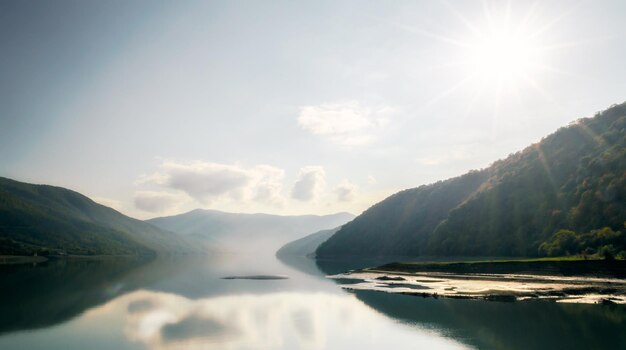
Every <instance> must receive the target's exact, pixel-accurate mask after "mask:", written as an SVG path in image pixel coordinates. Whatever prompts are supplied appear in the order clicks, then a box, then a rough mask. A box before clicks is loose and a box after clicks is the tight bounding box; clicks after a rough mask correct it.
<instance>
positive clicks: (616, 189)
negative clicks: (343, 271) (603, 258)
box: [317, 104, 626, 258]
mask: <svg viewBox="0 0 626 350" xmlns="http://www.w3.org/2000/svg"><path fill="white" fill-rule="evenodd" d="M625 221H626V104H621V105H616V106H613V107H611V108H609V109H608V110H606V111H604V112H601V113H599V114H597V115H596V116H595V117H593V118H585V119H580V120H578V121H577V122H575V123H572V124H571V125H569V126H567V127H563V128H561V129H559V130H558V131H557V132H555V133H553V134H551V135H549V136H547V137H545V138H544V139H542V140H541V141H540V142H538V143H536V144H533V145H531V146H529V147H527V148H526V149H524V150H523V151H520V152H517V153H515V154H512V155H510V156H509V157H507V158H506V159H504V160H499V161H496V162H495V163H493V164H492V165H491V166H490V167H488V168H486V169H482V170H479V171H472V172H469V173H467V174H465V175H463V176H460V177H457V178H453V179H449V180H446V181H441V182H437V183H435V184H431V185H426V186H420V187H418V188H415V189H410V190H405V191H402V192H399V193H397V194H395V195H393V196H391V197H389V198H387V199H385V200H383V201H382V202H380V203H378V204H376V205H374V206H372V207H371V208H370V209H368V210H367V211H365V212H364V213H363V214H362V215H360V216H358V217H357V218H355V219H354V220H353V221H352V222H350V223H348V224H346V225H344V226H343V227H342V229H341V230H340V231H339V232H337V233H336V234H335V235H333V236H332V237H331V238H330V239H329V240H327V241H326V242H325V243H323V244H322V245H321V246H320V247H319V248H318V250H317V256H318V257H322V258H324V257H347V256H367V257H375V256H395V255H409V256H418V255H421V256H534V255H537V254H538V247H539V245H540V244H541V243H542V242H544V241H546V240H548V239H550V237H552V235H553V234H554V233H555V232H556V231H558V230H560V229H570V230H573V231H576V232H588V231H590V230H594V229H599V228H602V227H610V228H611V229H613V230H615V231H618V230H623V229H624V222H625ZM621 248H624V249H626V248H625V247H617V249H618V250H619V249H621ZM572 253H577V252H572Z"/></svg>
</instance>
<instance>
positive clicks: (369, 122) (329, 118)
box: [298, 101, 393, 145]
mask: <svg viewBox="0 0 626 350" xmlns="http://www.w3.org/2000/svg"><path fill="white" fill-rule="evenodd" d="M392 111H393V110H392V109H391V108H390V107H387V106H383V107H378V108H374V109H372V108H368V107H364V106H361V104H360V103H359V102H355V101H352V102H346V103H334V104H322V105H317V106H304V107H302V108H301V109H300V115H299V117H298V123H299V124H300V127H302V128H303V129H305V130H308V131H310V132H311V133H313V134H315V135H321V136H324V137H327V138H329V139H330V140H332V141H333V142H336V143H339V144H343V145H359V144H365V143H369V142H371V141H372V140H373V139H374V138H375V133H376V131H377V129H380V128H382V127H383V126H385V125H386V124H387V122H388V115H389V114H390V113H391V112H392Z"/></svg>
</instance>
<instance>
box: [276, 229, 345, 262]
mask: <svg viewBox="0 0 626 350" xmlns="http://www.w3.org/2000/svg"><path fill="white" fill-rule="evenodd" d="M339 229H340V227H336V228H333V229H330V230H322V231H318V232H315V233H311V234H310V235H308V236H305V237H302V238H300V239H296V240H295V241H292V242H289V243H287V244H285V245H284V246H282V247H281V248H280V249H279V250H278V251H277V252H276V256H277V257H278V258H282V257H286V256H301V257H309V258H310V257H315V250H317V247H319V246H320V244H322V243H324V242H325V241H326V240H327V239H329V238H330V237H331V236H332V235H334V234H335V232H337V231H339Z"/></svg>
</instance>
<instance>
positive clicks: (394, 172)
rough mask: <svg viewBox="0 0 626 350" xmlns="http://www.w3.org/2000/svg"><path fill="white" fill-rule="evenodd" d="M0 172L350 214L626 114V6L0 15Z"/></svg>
mask: <svg viewBox="0 0 626 350" xmlns="http://www.w3.org/2000/svg"><path fill="white" fill-rule="evenodd" d="M0 50H1V51H0V176H5V177H9V178H13V179H16V180H19V181H25V182H33V183H44V184H51V185H56V186H62V187H66V188H70V189H73V190H76V191H78V192H81V193H83V194H85V195H87V196H89V197H90V198H92V199H94V200H95V201H97V202H99V203H102V204H105V205H108V206H111V207H113V208H115V209H117V210H119V211H121V212H123V213H125V214H127V215H130V216H133V217H137V218H141V219H145V218H150V217H155V216H163V215H174V214H178V213H182V212H185V211H188V210H191V209H194V208H208V209H216V210H223V211H230V212H246V213H252V212H264V213H274V214H282V215H295V214H328V213H334V212H342V211H346V212H351V213H353V214H359V213H361V212H362V211H363V210H365V209H367V208H368V207H370V206H371V205H373V204H375V203H376V202H378V201H380V200H382V199H384V198H385V197H387V196H388V195H390V194H393V193H395V192H397V191H400V190H402V189H406V188H413V187H417V186H420V185H424V184H429V183H432V182H436V181H439V180H444V179H447V178H450V177H454V176H458V175H461V174H463V173H465V172H467V171H469V170H471V169H480V168H484V167H487V166H489V165H490V164H491V163H493V162H494V161H495V160H497V159H501V158H504V157H506V156H507V155H508V154H510V153H514V152H516V151H519V150H521V149H523V148H524V147H526V146H528V145H530V144H532V143H534V142H538V141H539V140H541V138H542V137H544V136H546V135H548V134H550V133H552V132H554V131H556V130H557V129H558V128H559V127H562V126H566V125H568V123H570V122H572V121H574V120H576V119H578V118H581V117H590V116H593V115H594V114H595V113H596V112H598V111H601V110H603V109H606V108H608V107H609V106H610V105H612V104H616V103H622V102H624V101H625V100H626V65H625V64H624V57H626V2H624V1H621V0H618V1H510V2H507V1H478V0H476V1H452V0H448V1H443V0H442V1H393V2H388V1H387V2H384V1H310V2H304V1H229V2H225V1H184V2H183V1H180V2H179V1H141V0H136V1H117V0H111V1H89V0H87V1H82V0H81V1H79V0H76V1H66V0H57V1H50V0H42V1H33V0H19V1H18V0H3V1H0Z"/></svg>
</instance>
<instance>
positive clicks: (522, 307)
mask: <svg viewBox="0 0 626 350" xmlns="http://www.w3.org/2000/svg"><path fill="white" fill-rule="evenodd" d="M354 294H355V295H356V297H357V298H358V299H359V300H361V301H363V302H364V303H365V304H367V305H369V306H371V307H373V308H375V309H376V310H378V311H380V312H382V313H384V314H385V315H388V316H390V317H393V318H395V319H399V320H402V321H404V322H406V323H409V324H419V325H421V326H425V327H430V328H434V329H439V330H441V331H442V332H443V333H444V334H446V335H448V336H450V337H453V338H455V339H459V340H461V341H463V342H464V343H466V344H470V345H473V346H476V347H478V348H480V349H511V350H513V349H520V350H521V349H626V337H624V334H625V333H624V332H626V307H624V305H589V304H562V303H555V302H548V301H526V302H514V303H506V302H485V301H479V300H457V299H442V298H439V299H434V298H422V297H416V296H409V295H398V294H388V293H380V292H374V291H355V292H354Z"/></svg>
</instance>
